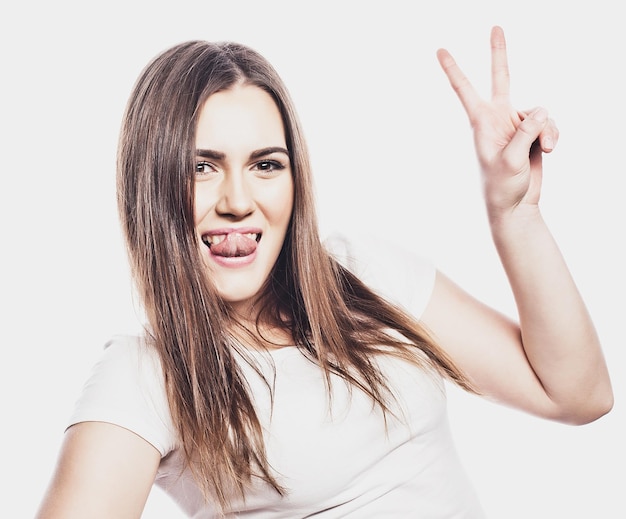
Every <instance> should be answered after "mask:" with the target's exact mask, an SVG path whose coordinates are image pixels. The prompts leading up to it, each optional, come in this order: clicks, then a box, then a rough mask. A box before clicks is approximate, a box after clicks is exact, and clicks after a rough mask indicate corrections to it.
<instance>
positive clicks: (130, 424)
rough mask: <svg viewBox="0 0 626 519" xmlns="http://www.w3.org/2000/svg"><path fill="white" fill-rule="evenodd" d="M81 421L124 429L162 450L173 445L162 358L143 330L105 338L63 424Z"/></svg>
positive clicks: (162, 451)
mask: <svg viewBox="0 0 626 519" xmlns="http://www.w3.org/2000/svg"><path fill="white" fill-rule="evenodd" d="M84 421H99V422H107V423H112V424H114V425H119V426H121V427H124V428H126V429H129V430H131V431H133V432H134V433H136V434H138V435H139V436H141V437H143V438H144V439H145V440H147V441H148V442H150V443H151V444H152V445H154V447H156V448H157V449H158V450H159V452H161V454H162V455H165V454H166V453H167V452H169V451H171V450H172V449H173V448H174V436H175V435H174V433H173V431H174V428H173V426H172V423H171V417H170V414H169V405H168V401H167V395H166V392H165V384H164V378H163V372H162V369H161V363H160V361H159V358H158V355H157V353H156V352H155V351H154V349H153V348H152V347H151V346H150V345H149V344H147V342H146V340H145V339H144V338H143V337H142V336H130V335H118V336H114V337H113V338H112V339H111V340H109V341H108V342H107V343H106V344H105V347H104V351H103V352H102V355H101V357H100V359H99V360H98V362H97V363H96V364H95V365H94V366H93V368H92V370H91V373H90V375H89V377H88V379H87V381H86V383H85V384H84V386H83V390H82V393H81V395H80V396H79V398H78V400H77V402H76V405H75V407H74V412H73V414H72V416H71V417H70V421H69V423H68V426H69V425H73V424H75V423H78V422H84Z"/></svg>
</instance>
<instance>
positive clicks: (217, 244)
mask: <svg viewBox="0 0 626 519" xmlns="http://www.w3.org/2000/svg"><path fill="white" fill-rule="evenodd" d="M260 240H261V233H257V232H246V233H238V232H229V233H225V234H204V235H203V236H202V242H203V243H204V244H205V245H206V246H207V247H208V248H209V249H210V250H211V254H215V255H216V256H223V257H229V258H235V257H241V256H249V255H250V254H252V253H253V252H254V251H256V248H257V245H258V243H259V241H260Z"/></svg>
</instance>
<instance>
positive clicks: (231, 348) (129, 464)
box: [37, 27, 612, 519]
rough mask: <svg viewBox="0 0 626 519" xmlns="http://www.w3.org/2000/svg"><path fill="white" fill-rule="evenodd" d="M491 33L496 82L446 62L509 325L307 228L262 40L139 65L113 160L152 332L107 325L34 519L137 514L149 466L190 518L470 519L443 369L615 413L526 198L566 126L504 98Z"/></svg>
mask: <svg viewBox="0 0 626 519" xmlns="http://www.w3.org/2000/svg"><path fill="white" fill-rule="evenodd" d="M491 46H492V84H493V96H492V100H491V101H484V100H482V99H480V98H479V97H478V95H477V94H476V92H475V91H474V89H473V88H472V86H471V84H470V83H469V82H468V80H467V79H466V78H465V77H464V75H463V73H462V72H461V70H460V69H459V67H458V66H457V65H456V63H455V61H454V60H453V58H452V57H451V56H450V54H449V53H448V52H447V51H445V50H440V51H439V52H438V58H439V62H440V64H441V66H442V68H443V70H444V72H445V73H446V75H447V77H448V79H449V81H450V83H451V85H452V87H453V88H454V90H455V91H456V93H457V95H458V96H459V98H460V100H461V103H462V104H463V106H464V108H465V110H466V112H467V114H468V117H469V119H470V122H471V124H472V127H473V130H474V136H475V146H476V151H477V155H478V159H479V162H480V166H481V171H482V175H483V181H484V186H485V201H486V206H487V211H488V216H489V223H490V226H491V230H492V234H493V239H494V242H495V245H496V247H497V250H498V253H499V255H500V258H501V260H502V264H503V266H504V268H505V270H506V273H507V275H508V278H509V281H510V285H511V289H512V291H513V294H514V296H515V300H516V304H517V308H518V311H519V324H518V323H515V322H512V321H510V320H509V319H508V318H506V317H504V316H503V315H502V314H500V313H499V312H497V311H495V310H493V309H491V308H488V307H486V306H485V305H483V304H481V303H480V302H478V301H477V300H475V299H474V298H472V297H471V296H470V295H468V294H466V293H465V292H464V291H463V290H462V289H460V288H459V287H458V286H456V285H455V284H454V283H453V282H452V281H451V280H449V279H448V278H446V277H445V276H444V275H443V274H442V273H441V272H438V271H436V270H435V269H434V268H433V267H432V266H431V265H430V264H428V263H427V262H424V261H423V260H420V259H418V258H412V257H409V256H408V255H406V254H405V253H404V252H401V251H398V250H396V249H393V248H389V247H380V246H374V245H373V244H372V241H374V240H372V241H370V242H366V243H365V244H360V243H359V242H358V241H354V240H349V239H345V238H343V237H341V236H337V237H333V238H332V239H330V240H328V241H327V242H325V243H322V242H321V241H320V238H319V235H318V230H317V223H316V217H315V213H314V207H313V199H312V189H311V178H310V175H311V171H310V169H311V168H310V165H309V161H308V157H307V150H306V146H305V143H304V139H303V136H302V132H301V129H300V126H299V123H298V120H297V116H296V113H295V110H294V108H293V105H292V103H291V100H290V98H289V95H288V93H287V91H286V89H285V87H284V85H283V83H282V82H281V80H280V78H279V77H278V76H277V74H276V72H275V71H274V70H273V68H272V67H271V66H270V65H269V64H268V63H267V61H266V60H264V59H263V58H262V57H261V56H259V55H258V54H257V53H256V52H254V51H253V50H251V49H249V48H246V47H244V46H241V45H237V44H228V43H225V44H211V43H206V42H188V43H183V44H180V45H177V46H175V47H173V48H171V49H169V50H167V51H165V52H164V53H162V54H161V55H159V56H157V57H156V58H155V60H154V61H152V62H151V63H150V64H149V65H148V66H147V67H146V69H145V70H144V71H143V73H142V74H141V76H140V78H139V80H138V82H137V83H136V85H135V88H134V90H133V93H132V95H131V98H130V100H129V103H128V107H127V112H126V114H125V117H124V123H123V127H122V132H121V139H120V147H119V161H118V202H119V209H120V216H121V221H122V226H123V229H124V232H125V236H126V240H127V246H128V251H129V258H130V262H131V265H132V271H133V275H134V279H135V282H136V286H137V288H138V292H139V295H140V297H141V301H142V303H143V307H144V308H145V311H146V320H147V324H146V330H145V333H144V334H143V335H142V336H141V337H116V338H114V339H113V340H112V341H111V342H110V343H109V344H108V346H107V348H106V350H105V353H104V355H103V358H102V360H101V362H100V363H99V364H98V365H97V366H96V367H95V369H94V372H93V373H92V376H91V378H90V379H89V382H88V383H87V384H86V386H85V389H84V392H83V395H82V396H81V398H80V399H79V401H78V403H77V406H76V411H75V413H74V415H73V417H72V419H71V425H70V427H69V428H68V430H67V432H66V435H65V440H64V445H63V447H62V451H61V453H60V457H59V462H58V466H57V469H56V471H55V474H54V476H53V478H52V481H51V485H50V488H49V490H48V492H47V494H46V496H45V497H44V500H43V502H42V505H41V508H40V511H39V513H38V516H37V517H38V518H39V519H44V518H55V517H62V518H72V517H81V518H82V517H115V518H122V517H140V515H141V512H142V509H143V507H144V504H145V501H146V499H147V496H148V494H149V492H150V489H151V486H152V485H153V483H155V482H156V484H158V485H160V486H161V487H162V488H163V489H164V490H165V492H167V493H169V494H170V495H171V496H172V498H173V499H175V500H176V501H177V502H178V503H179V505H180V506H181V508H182V509H183V510H184V511H185V512H186V513H187V514H188V515H189V516H190V517H219V516H239V515H242V516H246V517H268V518H269V517H272V518H274V517H276V518H278V517H288V518H294V517H309V516H312V515H318V516H320V517H328V518H330V517H344V516H350V517H359V518H362V517H413V516H415V517H433V518H434V517H437V518H451V517H455V518H461V517H463V518H478V517H482V516H483V514H482V512H481V508H480V505H479V502H478V499H477V498H476V496H475V494H474V492H473V490H472V488H471V485H470V484H469V483H468V481H467V479H466V477H465V475H464V473H463V470H462V468H461V466H460V463H459V461H458V459H457V457H456V454H455V452H454V447H453V445H452V442H451V439H450V435H449V430H448V425H447V421H446V411H445V394H444V385H443V380H444V379H447V380H451V381H453V382H454V383H457V384H459V385H460V386H461V387H463V388H465V389H467V390H468V391H472V392H476V393H479V394H481V395H484V396H485V397H486V398H490V399H492V400H494V401H497V402H500V403H502V404H505V405H508V406H512V407H515V408H518V409H521V410H523V411H526V412H528V413H532V414H534V415H537V416H540V417H543V418H546V419H551V420H557V421H561V422H564V423H570V424H584V423H587V422H590V421H593V420H595V419H597V418H599V417H600V416H602V415H604V414H605V413H607V412H608V411H609V410H610V408H611V406H612V390H611V385H610V381H609V377H608V374H607V369H606V366H605V363H604V359H603V355H602V351H601V347H600V345H599V343H598V338H597V335H596V332H595V330H594V326H593V324H592V322H591V320H590V318H589V316H588V314H587V311H586V309H585V305H584V303H583V301H582V300H581V297H580V295H579V294H578V292H577V289H576V287H575V284H574V282H573V281H572V279H571V276H570V274H569V272H568V269H567V267H566V265H565V263H564V261H563V259H562V257H561V255H560V252H559V250H558V248H557V245H556V244H555V242H554V240H553V239H552V237H551V235H550V232H549V230H548V229H547V227H546V225H545V223H544V222H543V220H542V218H541V214H540V211H539V208H538V200H539V193H540V185H541V174H542V164H541V156H542V154H543V153H549V152H551V151H552V150H553V148H554V146H555V145H556V141H557V139H558V131H557V129H556V127H555V126H554V124H553V123H552V121H551V120H550V119H549V118H548V117H547V113H546V111H545V110H544V109H542V108H536V109H533V110H530V111H527V112H520V111H517V110H515V109H513V108H512V107H511V106H510V103H509V96H508V89H509V83H508V65H507V56H506V48H505V40H504V35H503V32H502V30H501V29H500V28H498V27H495V28H494V29H493V31H492V35H491Z"/></svg>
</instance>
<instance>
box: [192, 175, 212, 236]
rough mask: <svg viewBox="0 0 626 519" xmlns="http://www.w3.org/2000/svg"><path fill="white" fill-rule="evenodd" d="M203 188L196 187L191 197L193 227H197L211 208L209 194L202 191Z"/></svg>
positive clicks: (204, 190)
mask: <svg viewBox="0 0 626 519" xmlns="http://www.w3.org/2000/svg"><path fill="white" fill-rule="evenodd" d="M203 187H204V186H201V185H196V189H195V192H194V197H193V221H194V225H196V226H197V225H198V224H199V223H200V222H202V220H204V217H205V216H206V214H207V213H208V212H209V208H210V207H211V201H210V197H209V196H208V195H209V193H208V192H207V190H206V189H203Z"/></svg>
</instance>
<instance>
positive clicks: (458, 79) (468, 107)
mask: <svg viewBox="0 0 626 519" xmlns="http://www.w3.org/2000/svg"><path fill="white" fill-rule="evenodd" d="M437 59H438V60H439V64H440V65H441V68H442V69H443V71H444V72H445V74H446V76H447V77H448V81H449V82H450V85H451V86H452V89H453V90H454V91H455V93H456V95H457V97H458V98H459V100H460V101H461V104H462V105H463V108H465V111H466V112H467V114H468V115H469V116H470V118H471V114H472V113H473V112H474V107H475V106H476V105H477V104H478V103H479V102H480V97H479V96H478V93H477V92H476V90H475V89H474V87H473V86H472V84H471V83H470V80H469V79H467V76H466V75H465V74H464V73H463V71H462V70H461V68H460V67H459V66H458V65H457V63H456V61H455V60H454V58H453V57H452V55H451V54H450V53H449V52H448V51H447V50H446V49H439V50H437Z"/></svg>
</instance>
